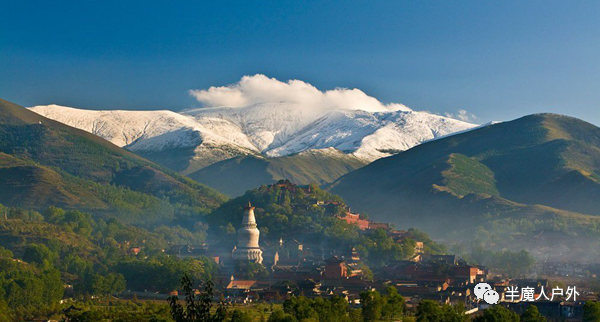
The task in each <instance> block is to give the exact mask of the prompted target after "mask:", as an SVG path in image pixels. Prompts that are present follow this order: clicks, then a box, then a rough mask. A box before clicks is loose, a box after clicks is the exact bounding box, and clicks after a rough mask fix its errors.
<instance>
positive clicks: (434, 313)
mask: <svg viewBox="0 0 600 322" xmlns="http://www.w3.org/2000/svg"><path fill="white" fill-rule="evenodd" d="M416 317H417V322H463V321H468V316H466V315H465V314H464V308H462V307H460V306H451V305H448V304H444V305H440V304H438V303H437V302H435V301H431V300H422V301H421V303H419V306H417V313H416Z"/></svg>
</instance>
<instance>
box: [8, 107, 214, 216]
mask: <svg viewBox="0 0 600 322" xmlns="http://www.w3.org/2000/svg"><path fill="white" fill-rule="evenodd" d="M165 171H166V170H163V169H162V168H161V167H160V166H158V165H156V164H154V163H152V162H150V161H147V160H145V159H143V158H141V157H139V156H137V155H135V154H133V153H131V152H128V151H126V150H123V149H121V148H119V147H117V146H115V145H113V144H112V143H110V142H108V141H105V140H104V139H102V138H100V137H97V136H95V135H92V134H90V133H88V132H85V131H82V130H79V129H75V128H72V127H69V126H66V125H64V124H61V123H59V122H56V121H53V120H50V119H47V118H45V117H43V116H40V115H39V114H36V113H34V112H31V111H29V110H27V109H25V108H23V107H20V106H18V105H16V104H13V103H10V102H8V101H5V100H0V179H2V180H0V181H2V182H3V183H2V188H3V190H6V191H7V192H8V193H3V194H1V195H0V203H5V204H7V205H11V206H23V207H27V208H34V209H40V208H43V207H45V206H48V205H53V204H55V205H60V206H63V207H66V208H82V209H86V210H90V211H95V212H99V213H105V214H108V213H111V212H115V211H116V208H119V207H120V209H121V212H122V213H125V212H126V211H125V209H129V210H130V211H131V212H136V213H140V214H141V212H142V209H145V210H148V208H152V207H155V209H154V210H152V212H153V213H155V214H156V215H157V216H160V212H161V210H160V209H161V208H162V209H164V207H170V208H171V209H173V205H175V204H176V203H186V204H188V205H190V206H191V207H193V209H194V212H198V213H202V212H204V213H206V212H208V211H210V210H211V209H213V208H215V207H217V206H218V205H219V204H220V203H221V202H223V201H224V200H225V198H224V197H223V196H222V195H220V194H219V193H217V192H215V191H214V190H212V189H210V188H208V187H205V186H202V185H200V184H197V183H194V182H192V181H191V180H189V179H185V178H182V177H179V176H178V175H176V174H174V173H168V171H167V172H165ZM132 173H135V175H133V177H135V180H131V177H132ZM159 179H160V180H159ZM167 198H168V199H167ZM170 212H171V213H172V212H173V210H171V211H170ZM164 213H165V216H167V214H168V211H164ZM167 217H168V216H167Z"/></svg>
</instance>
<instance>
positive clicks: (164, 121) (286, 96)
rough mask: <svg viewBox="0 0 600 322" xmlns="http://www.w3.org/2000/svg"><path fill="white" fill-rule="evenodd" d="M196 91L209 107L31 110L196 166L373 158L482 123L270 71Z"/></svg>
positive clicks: (118, 142)
mask: <svg viewBox="0 0 600 322" xmlns="http://www.w3.org/2000/svg"><path fill="white" fill-rule="evenodd" d="M191 94H192V95H193V96H194V97H195V98H196V99H198V101H199V102H201V103H202V104H203V105H204V107H201V108H194V109H188V110H184V111H181V112H179V113H177V112H173V111H120V110H115V111H110V110H102V111H92V110H81V109H76V108H70V107H64V106H58V105H48V106H36V107H32V108H30V109H31V110H32V111H34V112H36V113H39V114H41V115H43V116H45V117H48V118H51V119H54V120H57V121H59V122H62V123H65V124H67V125H70V126H73V127H77V128H80V129H82V130H85V131H88V132H90V133H93V134H96V135H98V136H101V137H103V138H105V139H106V140H109V141H111V142H112V143H114V144H116V145H118V146H121V147H126V148H128V149H130V150H134V151H139V152H142V153H143V154H144V155H146V156H147V155H148V153H150V154H151V153H160V152H161V151H166V150H169V149H179V148H184V149H186V151H188V150H191V151H193V153H194V154H193V157H191V158H192V159H191V160H190V159H188V160H187V161H186V162H188V161H189V164H192V163H195V164H196V168H197V167H199V166H205V165H208V164H211V163H214V162H217V161H220V160H224V159H227V158H231V157H235V156H238V155H246V154H256V155H258V154H262V155H265V156H268V157H278V156H285V155H291V154H296V153H301V152H304V151H310V150H327V149H330V148H334V149H336V150H337V151H342V152H344V153H346V154H351V155H353V156H355V157H358V158H360V159H362V160H364V161H373V160H376V159H378V158H382V157H386V156H389V155H392V154H394V153H397V152H400V151H404V150H407V149H409V148H411V147H413V146H415V145H417V144H420V143H422V142H425V141H429V140H433V139H437V138H440V137H442V136H446V135H449V134H452V133H456V132H461V131H466V130H469V129H472V128H474V127H476V125H475V124H471V123H467V122H464V121H460V120H456V119H452V118H449V117H443V116H439V115H434V114H430V113H426V112H417V111H413V110H411V109H409V108H407V107H405V106H404V105H402V104H383V103H381V102H379V101H378V100H377V99H375V98H373V97H370V96H368V95H367V94H365V93H364V92H362V91H360V90H358V89H341V88H337V89H334V90H328V91H320V90H319V89H317V88H316V87H314V86H312V85H310V84H308V83H305V82H303V81H299V80H291V81H288V82H281V81H278V80H276V79H274V78H268V77H266V76H264V75H254V76H245V77H243V78H242V79H241V80H240V81H239V82H238V83H235V84H232V85H228V86H222V87H211V88H209V89H206V90H197V91H191ZM183 155H185V156H187V155H188V154H187V152H186V153H184V154H183ZM180 157H182V156H181V155H180ZM182 158H183V157H182ZM178 162H179V161H178Z"/></svg>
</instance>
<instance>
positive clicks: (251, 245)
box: [233, 202, 263, 264]
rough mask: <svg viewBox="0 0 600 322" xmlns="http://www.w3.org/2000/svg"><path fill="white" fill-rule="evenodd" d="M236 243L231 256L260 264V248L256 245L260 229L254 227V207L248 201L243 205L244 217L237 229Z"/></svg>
mask: <svg viewBox="0 0 600 322" xmlns="http://www.w3.org/2000/svg"><path fill="white" fill-rule="evenodd" d="M237 235H238V243H237V247H236V248H235V249H234V251H233V258H234V259H238V260H247V261H253V262H256V263H259V264H262V261H263V257H262V250H261V249H260V246H259V245H258V240H259V238H260V231H259V230H258V228H256V218H255V217H254V207H252V205H251V204H250V202H248V206H246V207H244V218H243V219H242V225H241V227H240V229H238V231H237Z"/></svg>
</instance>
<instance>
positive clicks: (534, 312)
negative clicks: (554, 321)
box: [521, 305, 546, 322]
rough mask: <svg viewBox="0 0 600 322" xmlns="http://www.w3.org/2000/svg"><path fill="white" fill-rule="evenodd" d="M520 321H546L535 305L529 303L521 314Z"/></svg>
mask: <svg viewBox="0 0 600 322" xmlns="http://www.w3.org/2000/svg"><path fill="white" fill-rule="evenodd" d="M521 322H546V318H545V317H544V316H543V315H542V314H540V311H539V310H538V308H537V306H535V305H530V306H528V307H527V309H526V310H525V312H523V314H521Z"/></svg>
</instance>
